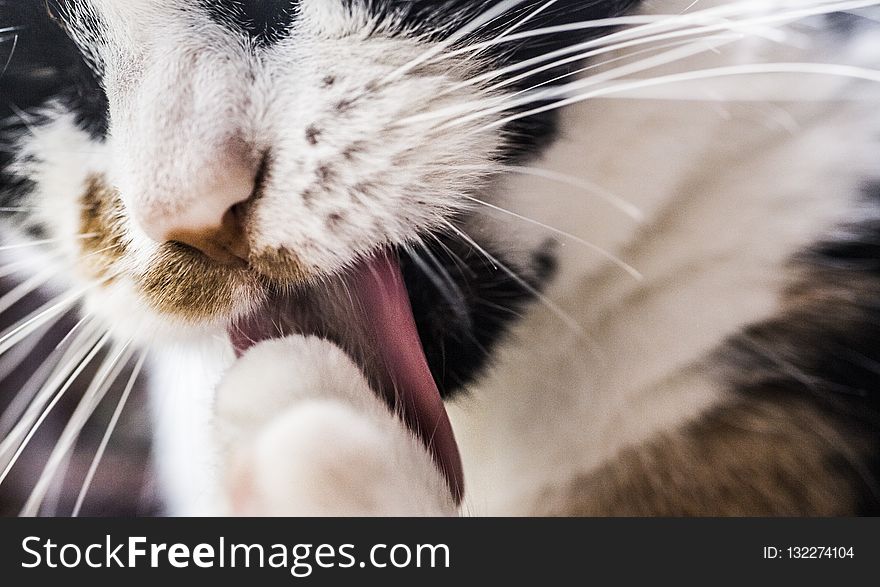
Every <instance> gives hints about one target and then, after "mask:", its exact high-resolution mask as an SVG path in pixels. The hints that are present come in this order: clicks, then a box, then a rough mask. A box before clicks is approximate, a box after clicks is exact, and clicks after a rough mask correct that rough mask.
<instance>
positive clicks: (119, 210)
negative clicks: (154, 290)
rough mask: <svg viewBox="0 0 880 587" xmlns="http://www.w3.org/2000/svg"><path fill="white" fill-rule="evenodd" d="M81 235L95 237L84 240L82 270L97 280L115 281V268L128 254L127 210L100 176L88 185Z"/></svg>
mask: <svg viewBox="0 0 880 587" xmlns="http://www.w3.org/2000/svg"><path fill="white" fill-rule="evenodd" d="M80 233H81V234H92V235H95V236H94V237H93V238H86V239H82V240H81V241H80V248H81V250H82V256H81V257H80V258H79V264H80V267H82V268H83V270H84V271H85V272H86V274H87V275H89V276H90V277H93V278H95V279H107V278H110V279H109V281H111V282H112V276H113V275H114V273H115V271H114V266H115V265H116V263H118V262H119V261H120V260H121V259H122V258H123V257H124V256H125V253H126V246H127V242H126V237H125V209H124V207H123V204H122V200H121V199H120V197H119V193H118V192H117V191H116V190H114V189H112V188H110V187H109V186H108V185H107V183H106V182H105V181H104V179H103V178H102V177H100V176H92V177H90V178H89V179H88V180H87V182H86V190H85V193H84V194H83V197H82V212H81V215H80Z"/></svg>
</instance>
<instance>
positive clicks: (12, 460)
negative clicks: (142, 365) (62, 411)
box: [0, 332, 111, 485]
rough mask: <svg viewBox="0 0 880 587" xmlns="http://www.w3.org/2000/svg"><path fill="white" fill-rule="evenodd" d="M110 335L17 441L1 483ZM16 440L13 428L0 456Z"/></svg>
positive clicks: (0, 451)
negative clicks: (19, 440)
mask: <svg viewBox="0 0 880 587" xmlns="http://www.w3.org/2000/svg"><path fill="white" fill-rule="evenodd" d="M110 337H111V333H110V332H107V333H106V334H104V335H103V336H102V337H101V339H100V340H99V341H98V343H97V344H96V345H95V346H94V347H93V348H92V349H91V351H90V352H89V353H88V355H87V356H86V357H85V358H84V359H83V360H82V361H81V362H80V363H79V365H78V366H77V367H76V369H74V371H73V372H72V373H70V374H69V375H66V378H65V379H64V384H63V386H62V387H61V388H60V389H59V390H58V392H57V393H55V397H53V398H52V401H50V402H49V403H48V405H47V406H46V407H45V408H44V409H43V411H42V412H41V413H40V416H39V417H38V418H37V420H36V422H35V423H34V424H33V426H30V429H29V430H28V432H27V434H26V435H25V436H24V438H23V439H22V440H21V442H20V443H17V448H16V449H15V452H14V453H13V455H12V457H11V458H10V459H9V462H8V463H6V466H5V468H4V469H3V472H2V473H0V485H3V482H4V481H5V480H6V478H7V477H8V476H9V473H10V471H12V468H13V467H14V466H15V464H16V463H17V462H18V459H19V458H20V457H21V454H22V453H23V452H24V451H25V449H26V448H27V447H28V445H29V444H30V442H31V440H32V439H33V437H34V435H35V434H36V433H37V431H38V430H39V429H40V426H42V424H43V422H44V421H45V420H46V418H48V417H49V414H50V413H52V410H53V409H54V408H55V406H56V405H58V402H60V401H61V399H62V398H63V397H64V395H65V394H66V393H67V391H68V390H69V389H70V387H71V386H72V385H73V383H74V382H75V381H76V380H77V378H78V377H79V376H80V375H81V374H82V372H83V371H84V370H85V368H86V367H87V366H88V365H89V363H91V362H92V360H94V358H95V357H96V356H97V355H98V353H99V352H100V351H101V349H103V348H104V346H105V345H106V344H107V342H108V341H109V340H110ZM16 428H18V427H16ZM16 441H17V438H16V435H15V430H13V433H12V434H10V435H9V437H8V438H6V439H4V440H3V442H2V443H0V457H2V455H3V454H5V453H6V452H8V451H9V450H10V447H11V446H16V444H15V443H16Z"/></svg>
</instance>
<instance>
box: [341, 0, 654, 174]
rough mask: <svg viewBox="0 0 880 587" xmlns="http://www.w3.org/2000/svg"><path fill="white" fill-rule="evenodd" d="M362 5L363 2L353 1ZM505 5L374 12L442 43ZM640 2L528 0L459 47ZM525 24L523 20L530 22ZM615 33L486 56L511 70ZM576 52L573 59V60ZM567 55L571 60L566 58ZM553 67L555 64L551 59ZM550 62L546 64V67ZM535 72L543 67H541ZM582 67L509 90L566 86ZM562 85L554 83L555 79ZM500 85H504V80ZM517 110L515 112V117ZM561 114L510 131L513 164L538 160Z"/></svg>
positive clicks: (393, 1) (402, 3) (433, 0)
mask: <svg viewBox="0 0 880 587" xmlns="http://www.w3.org/2000/svg"><path fill="white" fill-rule="evenodd" d="M350 1H354V2H363V1H364V0H350ZM501 1H502V0H489V1H482V2H480V1H475V0H422V1H419V2H413V1H412V0H382V1H376V2H372V3H371V4H370V6H371V7H372V8H373V10H376V11H380V12H383V13H386V14H394V15H395V16H396V18H398V19H400V21H401V22H403V23H405V24H407V25H411V26H412V27H413V28H415V29H416V30H419V31H428V30H434V31H435V33H434V34H433V35H431V36H433V37H434V38H436V39H437V40H443V39H445V38H448V37H449V36H450V35H454V34H455V33H456V31H458V30H460V29H461V28H462V27H464V26H465V25H466V24H467V23H468V22H471V21H472V20H474V19H476V18H478V17H479V16H480V15H481V14H483V13H484V12H486V11H488V10H491V9H492V8H493V7H494V6H496V5H498V4H499V3H500V2H501ZM640 3H641V0H560V1H559V2H557V3H556V4H554V5H552V6H550V7H547V8H546V9H544V10H543V11H542V12H538V11H539V9H541V8H543V7H544V6H545V5H546V4H547V2H546V0H529V1H527V2H523V3H522V4H521V5H520V6H517V7H515V8H513V9H511V10H509V11H508V12H506V13H505V14H504V15H502V16H500V17H498V18H496V19H494V20H492V21H491V22H489V23H487V24H486V25H485V26H483V27H481V28H480V29H479V30H478V31H475V32H474V34H473V35H468V36H467V37H466V38H464V39H462V41H461V43H459V46H462V47H463V46H466V45H467V44H471V43H474V42H480V41H486V40H491V39H494V38H496V37H498V36H499V35H500V34H502V33H504V32H506V31H508V30H511V29H512V27H515V26H517V27H518V28H516V31H515V32H525V31H530V30H535V29H540V28H545V27H553V26H559V25H565V24H571V23H577V22H584V21H591V20H599V19H603V18H610V17H615V16H621V15H624V14H627V13H628V12H631V11H632V10H633V9H634V8H635V7H636V6H638V5H639V4H640ZM527 18H528V21H527V22H524V19H527ZM518 25H521V26H518ZM610 32H612V29H611V28H610V27H605V28H595V29H583V30H579V31H571V32H565V33H562V32H559V33H555V34H552V35H541V36H536V37H530V38H527V39H521V40H518V41H516V42H512V43H500V44H498V45H495V46H493V47H491V48H489V49H487V50H486V52H485V53H483V57H488V58H489V59H488V61H489V62H490V63H491V64H492V65H491V67H492V68H493V69H495V68H499V69H500V68H502V67H504V66H506V65H509V64H513V63H519V62H523V61H527V60H529V59H532V58H535V57H538V56H541V55H545V54H548V53H552V52H554V51H557V50H559V49H562V48H565V47H570V46H573V45H576V44H578V43H581V42H584V41H588V40H590V39H592V38H596V37H599V36H601V35H606V34H608V33H610ZM574 54H575V53H572V54H569V55H574ZM566 56H568V55H566ZM551 62H552V60H551ZM546 63H549V62H544V63H541V64H540V65H545V64H546ZM535 67H538V66H537V65H536V66H535ZM581 67H583V65H582V64H581V63H580V62H573V63H569V64H566V65H562V66H558V67H553V68H550V69H547V70H545V71H542V72H539V73H535V74H534V75H530V76H528V77H525V78H524V79H522V80H519V81H517V82H514V83H512V84H511V85H510V86H508V87H509V88H510V89H512V90H513V91H515V92H516V91H521V90H525V89H529V88H532V87H536V86H538V85H540V84H545V86H542V87H546V85H549V84H551V83H558V84H565V83H567V82H570V81H573V79H572V78H571V77H566V76H569V74H572V73H574V72H576V71H577V70H578V69H580V68H581ZM525 71H528V68H527V69H524V70H521V71H515V72H513V73H512V74H511V75H512V76H513V75H519V74H522V73H523V72H525ZM557 79H558V80H559V81H558V82H554V80H557ZM498 81H503V78H501V79H499V80H498ZM545 104H546V103H541V102H536V103H532V104H529V105H528V106H526V107H523V108H521V109H520V111H524V110H529V109H532V108H537V107H540V106H543V105H545ZM515 113H516V111H515V110H514V111H511V114H515ZM558 114H559V112H558V110H550V111H547V112H543V113H540V114H536V115H532V116H529V117H528V118H522V119H520V120H517V121H514V122H513V123H511V124H510V125H508V127H507V128H506V129H505V130H506V131H507V133H508V135H509V138H510V144H509V150H508V152H507V156H508V157H509V158H511V159H514V160H516V159H524V158H529V157H532V156H534V155H535V154H536V153H537V152H539V151H540V149H542V148H543V147H545V146H546V145H547V144H548V143H549V142H551V141H552V140H553V138H554V137H555V135H556V132H557V130H558V129H557V119H558Z"/></svg>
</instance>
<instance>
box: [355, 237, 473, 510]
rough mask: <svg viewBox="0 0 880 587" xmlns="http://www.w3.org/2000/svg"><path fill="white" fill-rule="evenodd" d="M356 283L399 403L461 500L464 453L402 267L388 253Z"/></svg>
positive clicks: (364, 268) (368, 265) (364, 269)
mask: <svg viewBox="0 0 880 587" xmlns="http://www.w3.org/2000/svg"><path fill="white" fill-rule="evenodd" d="M353 285H354V288H353V291H354V292H356V294H355V295H356V296H357V298H358V301H360V303H361V306H362V308H363V312H364V318H365V320H364V321H365V324H366V328H367V330H368V332H369V334H371V335H372V337H373V338H374V341H375V344H376V352H377V353H378V354H379V358H380V359H381V360H382V361H383V362H384V364H385V367H386V369H387V370H388V376H389V378H390V382H389V383H390V384H391V385H392V388H393V389H396V392H397V402H396V407H397V409H398V410H400V413H401V415H402V417H403V419H404V421H405V422H406V423H407V425H408V426H409V427H410V428H411V429H412V430H413V431H414V432H415V433H416V434H418V436H419V437H420V438H421V439H422V442H424V444H425V446H426V447H427V448H428V450H429V451H431V454H432V455H433V457H434V461H435V462H436V464H437V466H438V467H439V468H440V470H441V471H442V472H443V473H444V474H445V475H446V479H447V481H448V483H449V488H450V490H451V491H452V495H453V497H454V498H455V500H456V502H460V501H461V498H462V495H463V493H464V477H463V471H462V465H461V456H460V455H459V452H458V445H457V444H456V442H455V436H454V434H453V432H452V426H451V424H450V423H449V416H448V415H447V413H446V408H445V406H444V405H443V400H442V399H441V398H440V391H439V390H438V389H437V384H436V383H435V382H434V377H433V376H432V375H431V371H430V369H429V368H428V362H427V360H426V359H425V352H424V350H423V348H422V343H421V340H420V339H419V334H418V331H417V330H416V324H415V320H414V319H413V313H412V308H411V306H410V302H409V295H408V294H407V290H406V286H405V285H404V283H403V276H402V275H401V273H400V268H399V266H398V265H397V263H396V262H394V261H393V260H392V259H391V258H390V257H389V256H388V255H387V254H384V253H383V254H381V255H379V256H377V257H376V258H375V259H373V260H371V261H370V262H368V263H364V264H361V265H360V266H359V267H358V268H357V270H356V272H355V274H354V283H353Z"/></svg>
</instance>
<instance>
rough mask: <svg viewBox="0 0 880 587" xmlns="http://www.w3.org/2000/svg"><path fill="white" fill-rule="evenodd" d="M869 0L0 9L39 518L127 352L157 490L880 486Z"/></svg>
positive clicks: (56, 4)
mask: <svg viewBox="0 0 880 587" xmlns="http://www.w3.org/2000/svg"><path fill="white" fill-rule="evenodd" d="M875 4H878V3H877V2H869V1H862V2H859V1H855V0H851V1H843V0H839V1H827V0H826V1H819V0H761V1H757V2H756V1H750V0H704V1H692V0H656V1H653V2H648V1H644V2H640V1H638V0H555V1H554V0H550V1H547V0H540V1H539V0H491V1H481V2H477V1H471V0H420V1H415V2H411V1H402V0H372V1H367V0H298V1H297V0H215V1H211V0H200V1H197V2H184V1H182V0H125V1H117V0H112V1H111V0H50V1H49V2H47V3H46V2H42V1H39V0H16V1H15V2H7V3H3V5H2V6H0V11H2V12H0V15H2V20H0V25H2V28H0V35H2V36H0V41H2V43H3V45H2V47H3V49H4V51H7V52H10V51H11V55H10V57H9V59H8V62H7V63H6V64H5V68H4V69H3V76H2V77H0V88H2V97H3V99H2V108H4V111H3V115H4V118H5V119H6V120H7V123H6V125H5V127H4V130H3V137H4V143H5V144H6V145H8V146H7V148H6V149H4V152H3V153H2V157H3V158H2V160H0V166H2V179H0V182H2V183H0V193H2V203H0V206H3V207H4V210H5V211H6V212H7V213H6V214H4V221H5V228H4V233H3V234H4V241H5V246H4V251H5V252H6V253H7V254H8V255H9V256H10V257H12V261H13V262H15V263H18V264H19V265H21V267H23V268H24V269H22V271H24V273H25V275H36V276H37V277H34V278H32V279H33V288H36V287H37V286H38V285H42V284H44V283H47V284H50V285H51V286H52V287H54V288H55V290H56V291H58V292H59V293H58V297H56V298H55V299H54V300H53V301H52V302H51V303H50V304H47V305H46V306H44V307H43V308H42V309H41V311H38V312H35V313H34V314H32V315H31V316H30V317H29V319H26V320H25V321H23V322H21V323H20V325H19V326H18V327H17V328H13V329H9V330H8V331H7V332H5V333H3V334H2V335H0V336H2V338H0V352H7V351H8V350H9V349H11V348H14V347H15V345H18V344H21V341H23V340H26V337H27V336H29V335H31V333H32V332H33V331H34V330H35V329H36V328H37V327H41V326H43V325H45V324H48V323H51V321H52V320H55V319H57V318H58V317H59V316H61V315H62V314H63V313H65V312H67V311H69V310H71V309H73V310H75V311H76V312H78V315H79V316H81V317H82V321H81V322H80V323H79V324H78V325H77V327H76V329H75V330H74V331H73V332H72V333H71V334H70V335H69V336H68V339H67V340H66V341H65V343H64V344H62V346H61V347H60V351H59V352H61V351H63V353H66V354H63V358H64V360H62V361H59V362H58V366H57V367H56V368H55V370H54V371H52V372H50V373H49V374H47V375H46V376H45V377H44V379H43V380H42V386H41V388H40V389H39V390H38V391H37V392H36V393H35V394H34V396H33V398H32V399H31V402H32V403H31V407H30V408H29V409H27V410H23V414H22V415H21V418H20V419H19V421H18V423H17V424H16V425H15V426H14V427H12V428H11V429H10V430H9V431H7V434H6V438H5V439H4V440H3V444H2V445H0V464H2V465H3V467H4V468H5V469H7V470H8V469H9V468H10V467H11V466H12V465H13V464H14V462H15V458H14V456H13V455H14V454H15V453H16V452H17V451H18V449H19V448H20V447H21V446H22V445H24V444H26V443H27V442H28V431H29V430H31V429H32V428H33V427H34V426H39V424H40V423H41V420H40V418H39V416H40V414H41V413H42V412H43V410H44V409H46V408H48V409H51V408H52V407H53V405H54V402H53V398H56V397H58V394H59V392H60V393H63V392H64V382H65V381H66V380H67V379H68V378H69V376H70V374H71V373H73V372H74V371H75V370H76V369H78V368H81V367H80V366H81V365H85V364H88V363H90V362H95V363H97V374H96V376H95V377H96V380H95V381H96V383H95V384H94V385H93V386H92V388H90V390H89V391H88V392H87V393H86V396H85V398H84V399H83V401H82V402H81V403H80V407H79V408H78V409H77V411H76V412H75V413H74V415H73V417H72V419H71V424H70V425H69V426H68V428H67V429H66V430H65V431H64V433H62V435H61V438H60V439H59V442H58V444H57V446H56V447H55V449H54V450H53V451H51V454H48V455H46V456H47V466H46V470H45V472H44V474H43V475H42V476H41V477H40V479H39V480H38V481H37V482H36V485H35V486H34V488H33V492H32V494H31V497H30V499H29V501H28V503H27V504H26V506H25V508H24V510H23V511H22V513H23V514H24V515H36V514H39V513H40V512H41V504H42V503H43V500H44V499H45V497H46V494H47V492H48V490H49V487H50V484H51V479H52V476H53V475H54V474H55V473H56V472H57V470H58V468H59V466H60V463H62V462H63V459H64V458H65V455H67V454H68V453H69V451H70V450H71V449H72V447H73V445H74V443H75V441H76V437H77V436H78V434H79V432H80V431H81V430H82V426H83V425H84V422H85V421H86V420H87V419H88V417H89V415H90V414H91V413H92V412H93V411H94V409H95V407H96V406H97V405H98V404H99V403H100V401H101V399H102V397H103V395H104V394H106V393H107V389H108V388H109V387H110V385H111V383H112V382H113V381H114V380H115V379H116V378H117V377H119V375H120V374H121V373H122V372H123V370H124V369H123V367H124V366H125V365H129V364H131V363H132V362H134V363H136V367H135V369H134V372H133V374H132V377H133V378H136V377H137V376H138V375H139V374H140V373H141V372H142V371H143V372H145V373H146V374H147V376H148V382H149V385H150V388H151V397H152V408H151V409H152V418H153V428H154V433H155V440H154V452H155V459H156V466H157V470H158V475H159V478H160V483H161V488H162V495H163V501H164V504H165V508H166V512H167V513H168V514H170V515H194V514H206V515H261V516H262V515H280V516H285V515H332V516H344V515H427V516H454V515H513V516H530V515H542V516H547V515H549V516H606V515H608V516H618V515H623V516H642V515H662V516H669V515H676V516H698V515H700V516H701V515H729V516H737V515H770V516H778V515H807V516H833V515H854V514H877V513H878V504H880V493H878V487H877V483H878V471H880V469H878V465H880V462H878V448H880V446H878V430H880V428H878V416H880V412H878V408H880V404H878V397H880V394H878V389H877V387H878V384H880V313H878V312H880V310H878V305H877V300H878V299H880V265H878V259H880V244H878V243H880V181H878V171H880V114H878V109H877V105H878V100H880V92H878V83H877V82H878V81H880V73H878V71H877V69H875V68H876V67H877V66H878V65H880V51H878V49H880V26H878V25H877V24H876V19H877V17H878V12H877V10H876V8H875V7H872V5H875ZM22 259H24V260H22ZM16 267H17V266H16ZM34 268H36V269H34ZM29 272H30V273H29ZM22 279H27V277H24V278H22ZM26 283H28V282H26ZM65 345H66V346H65ZM101 356H104V357H105V358H104V359H103V361H101V360H100V359H97V358H96V357H101ZM122 383H124V381H123V382H122ZM117 385H118V384H117ZM3 391H4V393H6V394H9V393H16V391H17V390H11V389H4V390H3ZM85 497H86V495H85V491H83V492H82V493H81V495H80V500H79V502H80V503H81V502H82V499H83V498H85Z"/></svg>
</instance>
